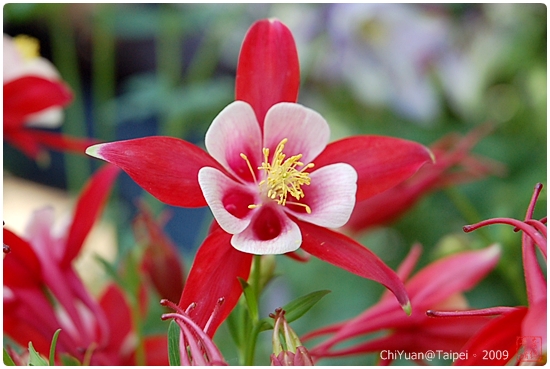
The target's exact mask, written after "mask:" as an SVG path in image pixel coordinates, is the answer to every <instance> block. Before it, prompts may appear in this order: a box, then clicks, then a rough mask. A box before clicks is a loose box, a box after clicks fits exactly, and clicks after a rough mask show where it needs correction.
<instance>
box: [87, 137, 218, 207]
mask: <svg viewBox="0 0 550 369" xmlns="http://www.w3.org/2000/svg"><path fill="white" fill-rule="evenodd" d="M86 153H87V154H89V155H92V156H95V157H97V158H100V159H103V160H105V161H108V162H109V163H113V164H115V165H117V166H118V167H120V168H121V169H122V170H124V171H125V172H126V173H128V175H129V176H130V177H132V179H133V180H134V181H136V182H137V184H138V185H140V186H141V188H143V189H144V190H146V191H147V192H149V193H150V194H151V195H153V196H155V197H156V198H157V199H159V200H160V201H162V202H164V203H166V204H168V205H173V206H181V207H190V208H192V207H201V206H206V205H207V204H206V200H205V199H204V197H203V195H202V191H201V189H200V186H199V181H198V173H199V170H200V169H201V168H202V167H205V166H208V167H213V168H217V169H219V170H221V171H223V172H225V171H224V169H223V168H221V166H220V165H219V164H218V162H217V161H216V160H214V159H213V158H212V157H211V156H210V155H208V154H207V153H206V152H205V151H204V150H202V149H200V148H199V147H197V146H195V145H193V144H191V143H189V142H187V141H184V140H180V139H178V138H173V137H164V136H152V137H144V138H137V139H133V140H126V141H116V142H109V143H104V144H100V145H96V146H92V147H90V148H88V150H86Z"/></svg>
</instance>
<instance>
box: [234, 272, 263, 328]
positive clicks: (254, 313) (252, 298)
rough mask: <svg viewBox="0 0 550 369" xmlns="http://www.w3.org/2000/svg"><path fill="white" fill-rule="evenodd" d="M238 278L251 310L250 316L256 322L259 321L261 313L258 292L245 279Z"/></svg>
mask: <svg viewBox="0 0 550 369" xmlns="http://www.w3.org/2000/svg"><path fill="white" fill-rule="evenodd" d="M238 279H239V283H240V284H241V287H242V289H243V293H244V298H245V301H246V306H247V307H248V311H249V312H250V317H251V318H252V320H253V321H254V322H257V321H258V317H259V313H258V298H257V297H256V293H255V292H254V289H253V288H252V287H251V286H250V285H249V284H248V283H247V282H246V281H245V280H244V279H242V278H240V277H239V278H238Z"/></svg>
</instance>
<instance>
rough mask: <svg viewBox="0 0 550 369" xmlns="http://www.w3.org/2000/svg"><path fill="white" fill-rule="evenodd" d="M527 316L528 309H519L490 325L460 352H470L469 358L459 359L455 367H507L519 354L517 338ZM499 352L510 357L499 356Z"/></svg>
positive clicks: (496, 319)
mask: <svg viewBox="0 0 550 369" xmlns="http://www.w3.org/2000/svg"><path fill="white" fill-rule="evenodd" d="M525 314H527V308H518V309H517V310H516V311H513V312H511V313H508V314H505V315H502V316H500V317H498V318H495V319H494V320H493V321H491V322H490V323H488V324H487V325H486V326H485V327H483V328H482V329H481V331H479V332H478V333H477V334H476V335H475V336H473V337H472V339H470V341H468V343H466V345H465V346H464V347H463V348H462V349H461V350H460V351H461V352H468V358H465V359H458V360H456V361H455V362H454V365H468V366H469V365H483V366H486V365H498V366H501V365H506V363H507V362H508V361H510V359H512V357H513V356H514V355H515V354H516V352H517V349H518V347H517V338H518V337H520V336H521V322H522V320H523V318H524V317H525ZM497 352H499V353H501V354H508V355H498V356H497ZM490 354H494V355H491V356H489V355H490ZM504 356H505V357H506V358H504ZM498 359H500V360H498Z"/></svg>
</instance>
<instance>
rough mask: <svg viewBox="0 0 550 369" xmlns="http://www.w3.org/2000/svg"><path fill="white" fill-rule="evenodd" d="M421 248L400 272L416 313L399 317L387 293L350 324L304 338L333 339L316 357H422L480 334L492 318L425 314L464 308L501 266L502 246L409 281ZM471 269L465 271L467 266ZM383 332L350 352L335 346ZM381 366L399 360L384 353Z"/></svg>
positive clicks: (444, 263) (442, 263) (459, 257)
mask: <svg viewBox="0 0 550 369" xmlns="http://www.w3.org/2000/svg"><path fill="white" fill-rule="evenodd" d="M420 252H421V248H420V246H418V245H417V246H415V247H413V248H412V249H411V252H410V253H409V255H408V256H407V258H406V259H405V260H404V261H403V263H402V264H401V266H400V267H399V270H398V272H397V273H398V275H399V276H400V277H401V278H402V279H403V280H405V281H406V282H405V288H406V289H407V292H408V294H409V296H410V298H411V303H412V307H413V309H412V315H411V316H410V317H406V316H403V315H402V314H400V309H399V306H398V305H397V304H396V302H395V300H394V299H392V298H390V297H391V296H389V295H388V294H387V293H386V294H385V295H384V296H383V297H382V299H381V300H380V302H378V303H377V304H376V305H374V306H372V307H370V308H369V309H367V310H366V311H365V312H363V313H362V314H360V315H359V316H357V317H355V318H352V319H350V320H348V321H345V322H342V323H338V324H334V325H331V326H328V327H325V328H321V329H318V330H315V331H313V332H311V333H309V334H307V335H306V336H304V337H303V339H304V340H307V339H310V338H313V337H317V336H322V335H327V334H330V335H331V336H330V337H329V338H328V339H327V340H326V341H324V342H322V343H320V344H318V345H317V346H315V347H314V348H312V349H311V350H310V353H311V355H312V356H313V357H314V358H323V357H334V356H346V355H359V354H367V353H373V352H382V351H384V350H386V351H384V352H394V353H395V352H398V351H403V352H407V353H421V352H422V353H424V352H427V351H428V350H443V351H445V352H449V351H457V350H458V349H460V348H461V347H462V346H463V345H464V344H465V343H466V342H467V341H468V339H469V338H470V337H471V336H472V335H473V334H475V333H476V332H477V331H479V330H480V329H481V328H482V327H483V325H484V324H485V323H487V322H488V321H489V320H490V318H488V317H467V318H457V319H449V320H444V319H432V318H430V317H428V316H427V315H426V310H428V309H433V308H434V307H438V306H439V307H442V308H443V307H444V308H445V309H455V310H464V309H466V308H467V302H466V299H465V298H464V297H463V295H462V293H463V292H465V291H467V290H469V289H471V288H473V287H474V286H475V285H476V284H477V283H478V282H479V281H480V280H481V279H482V278H483V277H485V276H486V275H487V274H488V273H489V272H490V271H491V270H492V269H493V268H494V267H495V265H496V264H497V262H498V259H499V256H500V248H499V246H498V245H493V246H490V247H487V248H486V249H483V250H478V251H468V252H463V253H459V254H455V255H452V256H449V257H446V258H444V259H441V260H438V261H436V262H434V263H432V264H430V265H428V266H426V267H425V268H423V269H422V270H420V271H419V272H418V273H416V274H415V275H414V276H413V277H411V278H410V279H409V274H410V273H411V272H412V270H413V268H414V266H415V265H416V262H417V260H418V258H419V256H420ZM465 266H467V267H465ZM375 332H376V333H382V332H386V333H385V334H383V335H381V336H378V337H377V338H373V339H370V340H368V341H367V342H363V343H356V344H354V345H352V346H348V347H346V348H338V347H336V346H337V345H339V344H340V343H342V342H345V341H347V340H351V339H355V338H357V337H359V336H362V335H365V334H369V333H375ZM380 358H381V360H382V363H384V364H389V363H391V362H392V361H393V360H394V359H396V356H395V355H394V356H392V355H382V356H381V357H380Z"/></svg>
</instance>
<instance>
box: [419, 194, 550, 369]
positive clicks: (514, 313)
mask: <svg viewBox="0 0 550 369" xmlns="http://www.w3.org/2000/svg"><path fill="white" fill-rule="evenodd" d="M541 190H542V184H541V183H538V184H537V185H536V186H535V191H534V193H533V197H532V198H531V202H530V203H529V207H528V208H527V214H526V215H525V220H524V221H520V220H516V219H512V218H494V219H488V220H484V221H482V222H479V223H477V224H473V225H468V226H465V227H464V231H465V232H472V231H474V230H476V229H478V228H481V227H484V226H487V225H492V224H508V225H511V226H514V227H515V230H516V231H519V230H521V231H522V232H523V235H522V237H521V240H522V256H523V273H524V275H525V285H526V288H527V301H528V303H529V307H523V306H518V307H508V306H501V307H492V308H486V309H477V310H468V311H463V312H456V311H429V312H428V313H429V314H430V315H431V316H434V317H440V318H442V319H439V320H446V319H443V318H448V319H455V318H456V317H465V316H495V315H498V317H497V318H495V319H494V320H493V321H491V322H490V323H488V324H487V325H486V326H485V327H484V328H483V329H482V330H480V331H479V332H478V333H477V334H476V335H475V336H473V337H472V338H471V339H470V340H469V341H468V343H467V344H466V345H465V346H464V347H463V348H462V349H461V350H462V351H463V352H464V351H465V350H468V352H469V353H470V355H469V356H468V358H462V359H459V360H457V361H456V362H455V365H506V364H509V363H512V364H514V365H517V364H522V363H529V362H534V363H538V364H545V363H546V352H547V331H546V327H547V301H548V297H547V286H546V277H545V276H544V273H543V271H542V268H541V266H540V265H539V262H538V260H537V254H536V249H535V245H536V246H538V248H539V250H540V251H541V254H542V256H543V257H544V260H546V258H547V246H546V245H547V228H546V225H545V224H546V217H544V218H543V219H541V220H536V219H533V212H534V210H535V205H536V202H537V199H538V197H539V194H540V192H541ZM521 337H531V338H533V337H535V338H536V340H537V342H538V345H540V346H538V347H537V348H536V351H534V352H532V353H531V355H530V357H529V358H526V356H524V355H523V351H522V350H524V349H529V348H528V347H527V348H526V347H523V346H522V345H521V344H518V338H521ZM484 351H492V352H497V351H499V352H501V353H506V355H499V356H491V357H489V358H487V357H486V355H483V352H484ZM533 356H534V357H533Z"/></svg>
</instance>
